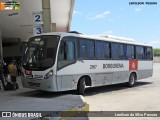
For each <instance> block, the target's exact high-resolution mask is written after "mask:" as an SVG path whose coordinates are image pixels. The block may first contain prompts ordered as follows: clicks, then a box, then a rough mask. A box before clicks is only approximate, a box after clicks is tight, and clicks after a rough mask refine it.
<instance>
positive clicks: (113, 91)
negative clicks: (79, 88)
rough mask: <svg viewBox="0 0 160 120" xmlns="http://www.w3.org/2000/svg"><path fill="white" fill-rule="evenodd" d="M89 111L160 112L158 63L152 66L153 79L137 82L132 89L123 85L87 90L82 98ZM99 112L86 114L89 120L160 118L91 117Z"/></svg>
mask: <svg viewBox="0 0 160 120" xmlns="http://www.w3.org/2000/svg"><path fill="white" fill-rule="evenodd" d="M84 98H85V100H86V102H87V103H88V104H89V105H90V111H160V63H155V64H154V73H153V77H151V78H147V79H143V80H140V81H138V82H137V85H136V86H135V87H133V88H127V87H125V86H124V84H119V85H111V86H104V87H97V88H92V89H88V90H87V91H86V94H85V96H84ZM96 115H97V116H101V114H100V113H99V112H97V113H94V115H93V114H88V117H89V118H87V119H89V120H97V119H98V120H102V119H104V120H105V119H107V120H159V119H160V117H159V118H158V117H154V118H153V117H152V118H151V117H148V118H144V117H136V118H135V117H130V118H126V117H125V118H124V117H112V118H111V117H107V118H106V117H101V118H99V117H93V116H96Z"/></svg>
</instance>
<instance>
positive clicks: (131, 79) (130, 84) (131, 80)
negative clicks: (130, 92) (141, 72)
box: [127, 73, 136, 87]
mask: <svg viewBox="0 0 160 120" xmlns="http://www.w3.org/2000/svg"><path fill="white" fill-rule="evenodd" d="M135 84H136V75H135V73H131V74H130V76H129V81H128V83H127V86H128V87H133V86H135Z"/></svg>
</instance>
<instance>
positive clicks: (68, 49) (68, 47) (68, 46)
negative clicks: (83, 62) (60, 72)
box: [58, 41, 75, 68]
mask: <svg viewBox="0 0 160 120" xmlns="http://www.w3.org/2000/svg"><path fill="white" fill-rule="evenodd" d="M73 62H75V44H74V42H73V41H62V43H61V45H60V48H59V55H58V68H61V67H65V66H67V65H69V64H72V63H73Z"/></svg>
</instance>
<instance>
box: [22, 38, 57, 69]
mask: <svg viewBox="0 0 160 120" xmlns="http://www.w3.org/2000/svg"><path fill="white" fill-rule="evenodd" d="M59 39H60V36H57V35H52V36H38V37H32V38H30V39H29V42H28V45H27V47H26V49H25V51H24V57H23V67H24V68H25V69H28V70H38V71H41V70H45V69H48V68H49V67H51V66H53V65H54V62H55V57H56V51H57V46H58V42H59Z"/></svg>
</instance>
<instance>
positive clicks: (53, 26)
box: [52, 23, 56, 32]
mask: <svg viewBox="0 0 160 120" xmlns="http://www.w3.org/2000/svg"><path fill="white" fill-rule="evenodd" d="M52 32H56V23H52Z"/></svg>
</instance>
